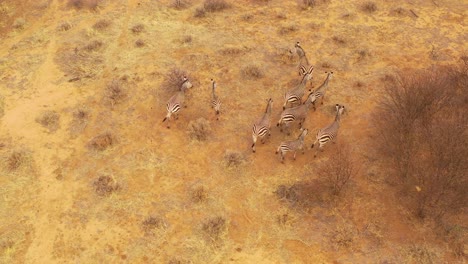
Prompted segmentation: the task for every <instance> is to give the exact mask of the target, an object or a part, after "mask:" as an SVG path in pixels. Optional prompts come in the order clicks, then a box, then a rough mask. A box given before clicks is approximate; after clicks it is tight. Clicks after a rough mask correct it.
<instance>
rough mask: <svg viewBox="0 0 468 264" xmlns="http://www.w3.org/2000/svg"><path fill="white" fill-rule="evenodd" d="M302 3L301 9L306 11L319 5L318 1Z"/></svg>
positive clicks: (311, 0) (310, 0)
mask: <svg viewBox="0 0 468 264" xmlns="http://www.w3.org/2000/svg"><path fill="white" fill-rule="evenodd" d="M300 2H301V7H302V8H304V9H307V8H309V7H314V6H316V5H317V1H316V0H302V1H300Z"/></svg>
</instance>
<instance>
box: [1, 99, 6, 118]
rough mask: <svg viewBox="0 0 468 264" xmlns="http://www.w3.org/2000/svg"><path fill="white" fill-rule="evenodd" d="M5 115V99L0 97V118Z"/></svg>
mask: <svg viewBox="0 0 468 264" xmlns="http://www.w3.org/2000/svg"><path fill="white" fill-rule="evenodd" d="M4 114H5V99H4V98H3V96H2V95H0V118H1V117H2V116H3V115H4Z"/></svg>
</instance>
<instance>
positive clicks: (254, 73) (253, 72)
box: [242, 64, 264, 80]
mask: <svg viewBox="0 0 468 264" xmlns="http://www.w3.org/2000/svg"><path fill="white" fill-rule="evenodd" d="M263 76H264V73H263V70H262V69H261V68H260V67H259V66H257V65H253V64H252V65H247V66H245V67H244V68H243V69H242V77H244V78H245V79H248V80H256V79H260V78H263Z"/></svg>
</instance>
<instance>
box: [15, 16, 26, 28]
mask: <svg viewBox="0 0 468 264" xmlns="http://www.w3.org/2000/svg"><path fill="white" fill-rule="evenodd" d="M25 25H26V20H25V19H24V18H22V17H19V18H17V19H15V21H14V22H13V28H14V29H17V30H21V29H24V26H25Z"/></svg>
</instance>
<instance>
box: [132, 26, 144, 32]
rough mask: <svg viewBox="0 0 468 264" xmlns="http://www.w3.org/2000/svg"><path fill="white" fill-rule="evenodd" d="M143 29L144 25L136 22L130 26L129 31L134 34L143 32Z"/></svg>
mask: <svg viewBox="0 0 468 264" xmlns="http://www.w3.org/2000/svg"><path fill="white" fill-rule="evenodd" d="M144 30H145V25H143V24H136V25H134V26H133V27H132V28H131V31H132V32H133V33H134V34H140V33H141V32H143V31H144Z"/></svg>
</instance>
